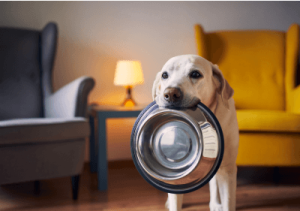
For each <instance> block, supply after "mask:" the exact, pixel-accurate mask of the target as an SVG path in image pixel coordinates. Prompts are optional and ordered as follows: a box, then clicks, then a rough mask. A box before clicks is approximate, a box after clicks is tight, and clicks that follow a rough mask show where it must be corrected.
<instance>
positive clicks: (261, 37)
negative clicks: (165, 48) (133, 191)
mask: <svg viewBox="0 0 300 211" xmlns="http://www.w3.org/2000/svg"><path fill="white" fill-rule="evenodd" d="M295 28H297V29H296V30H295ZM295 33H296V34H297V33H299V26H298V25H296V24H294V25H292V26H291V27H290V29H289V31H288V32H287V33H286V32H281V31H267V30H255V31H254V30H248V31H219V32H212V33H205V32H204V30H203V29H202V27H201V26H200V25H196V26H195V35H196V42H197V48H198V54H199V55H200V56H202V57H204V58H206V59H208V60H210V61H211V62H212V63H214V64H217V65H219V67H220V69H221V70H222V72H223V74H224V77H225V78H226V79H227V81H228V82H229V84H230V85H231V86H232V87H233V89H234V91H235V93H234V96H233V97H234V99H235V103H236V107H237V108H238V109H268V110H285V109H286V107H287V103H286V97H287V95H288V86H289V85H290V84H291V83H294V82H295V66H297V65H296V64H294V63H295V62H297V59H298V49H299V46H298V41H297V43H295V39H294V38H288V35H289V34H295ZM292 36H295V37H296V35H292ZM290 37H291V36H290ZM293 44H294V45H293ZM291 48H293V49H291ZM288 51H289V52H291V51H292V52H291V53H289V56H287V54H288V53H287V52H288ZM296 52H297V53H296ZM295 53H296V54H295ZM291 54H292V56H291ZM294 60H295V61H294ZM288 63H289V64H288ZM287 66H288V67H287ZM291 86H293V87H294V86H295V84H292V85H291Z"/></svg>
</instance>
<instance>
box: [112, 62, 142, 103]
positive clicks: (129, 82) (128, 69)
mask: <svg viewBox="0 0 300 211" xmlns="http://www.w3.org/2000/svg"><path fill="white" fill-rule="evenodd" d="M143 83H144V76H143V71H142V66H141V63H140V62H139V61H118V63H117V67H116V72H115V78H114V84H115V85H116V86H124V87H125V88H126V91H127V96H126V99H125V100H124V102H123V103H122V106H135V105H136V103H135V101H134V100H133V99H132V95H131V90H132V87H133V86H135V85H138V84H143Z"/></svg>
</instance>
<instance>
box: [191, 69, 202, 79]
mask: <svg viewBox="0 0 300 211" xmlns="http://www.w3.org/2000/svg"><path fill="white" fill-rule="evenodd" d="M190 77H191V78H195V79H197V78H201V77H202V75H201V74H200V73H199V72H198V71H197V70H194V71H192V72H191V73H190Z"/></svg>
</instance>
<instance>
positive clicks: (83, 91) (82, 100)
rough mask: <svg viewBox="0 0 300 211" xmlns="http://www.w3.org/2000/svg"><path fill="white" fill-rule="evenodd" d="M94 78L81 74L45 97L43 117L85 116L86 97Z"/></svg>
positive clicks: (92, 85) (93, 83)
mask: <svg viewBox="0 0 300 211" xmlns="http://www.w3.org/2000/svg"><path fill="white" fill-rule="evenodd" d="M94 85H95V81H94V79H92V78H90V77H87V76H83V77H80V78H78V79H76V80H74V81H72V82H70V83H69V84H67V85H65V86H63V87H62V88H60V89H59V90H57V91H56V92H55V93H53V94H51V95H49V96H48V97H46V99H45V117H59V118H72V117H85V116H86V107H87V97H88V94H89V92H90V91H91V90H92V88H93V87H94Z"/></svg>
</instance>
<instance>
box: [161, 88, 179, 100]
mask: <svg viewBox="0 0 300 211" xmlns="http://www.w3.org/2000/svg"><path fill="white" fill-rule="evenodd" d="M164 98H165V100H166V101H167V102H171V103H176V102H179V101H180V100H181V99H182V92H181V90H180V89H179V88H174V87H169V88H166V89H165V91H164Z"/></svg>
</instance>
